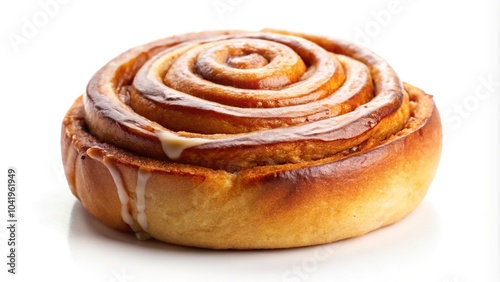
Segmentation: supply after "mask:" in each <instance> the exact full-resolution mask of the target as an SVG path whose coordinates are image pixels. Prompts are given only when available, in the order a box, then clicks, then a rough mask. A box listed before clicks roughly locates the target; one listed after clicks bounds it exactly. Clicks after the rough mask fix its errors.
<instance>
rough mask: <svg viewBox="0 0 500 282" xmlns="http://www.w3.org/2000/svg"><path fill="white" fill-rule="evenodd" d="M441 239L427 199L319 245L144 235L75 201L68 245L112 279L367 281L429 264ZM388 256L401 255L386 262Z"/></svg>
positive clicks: (79, 261) (92, 269)
mask: <svg viewBox="0 0 500 282" xmlns="http://www.w3.org/2000/svg"><path fill="white" fill-rule="evenodd" d="M440 239H441V230H440V219H439V215H438V214H437V213H436V211H435V209H434V208H433V207H432V205H431V204H429V203H427V202H425V201H424V202H423V203H422V204H421V205H420V206H419V207H418V208H417V209H416V210H415V211H414V212H413V213H412V214H410V215H409V216H408V217H406V218H405V219H404V220H402V221H400V222H399V223H396V224H393V225H391V226H388V227H385V228H382V229H380V230H377V231H374V232H371V233H369V234H367V235H364V236H361V237H358V238H353V239H348V240H343V241H339V242H335V243H332V244H326V245H320V246H312V247H303V248H294V249H281V250H251V251H236V250H206V249H199V248H190V247H181V246H175V245H171V244H166V243H163V242H159V241H156V240H148V241H139V240H137V239H136V238H135V237H134V236H133V234H126V233H122V232H118V231H115V230H112V229H110V228H108V227H107V226H105V225H103V224H102V223H100V222H99V221H97V220H96V219H94V218H93V217H92V216H91V215H90V214H88V213H87V212H86V211H85V210H84V209H83V207H82V205H81V204H80V203H78V202H75V204H74V206H73V209H72V213H71V221H70V226H69V234H68V245H69V251H70V254H71V258H72V260H73V263H74V264H75V265H77V267H78V268H79V269H80V271H81V272H82V273H84V275H89V277H92V280H93V281H111V280H112V279H113V278H114V277H113V276H120V277H121V276H126V277H128V278H131V277H134V278H133V279H130V281H152V279H154V278H155V277H156V278H157V277H170V278H174V277H175V279H178V280H179V281H181V280H182V281H186V280H189V281H202V280H210V281H236V280H238V281H242V280H248V281H257V280H258V281H305V280H307V281H315V280H317V279H319V278H321V277H323V278H324V277H326V275H325V273H330V274H329V275H328V276H330V277H335V278H336V279H342V280H341V281H366V280H365V279H367V278H370V277H371V278H375V277H377V276H379V278H382V277H380V276H381V275H387V273H388V270H390V269H391V268H394V270H395V271H394V273H400V272H401V271H402V269H403V270H404V269H408V270H414V269H418V268H419V267H424V266H425V265H426V263H427V261H429V260H430V258H432V256H433V253H434V250H435V248H436V245H437V244H438V243H439V241H440ZM387 259H391V260H392V261H394V263H393V264H392V265H387V263H386V260H387ZM360 266H362V269H363V270H362V271H360ZM389 273H390V271H389ZM250 274H251V276H250ZM242 275H243V276H242ZM245 275H248V277H244V276H245ZM115 278H116V277H115ZM386 278H394V279H396V278H397V277H387V276H386ZM116 279H117V278H116ZM256 279H257V280H256ZM117 281H119V279H117ZM406 281H412V280H411V279H410V280H406Z"/></svg>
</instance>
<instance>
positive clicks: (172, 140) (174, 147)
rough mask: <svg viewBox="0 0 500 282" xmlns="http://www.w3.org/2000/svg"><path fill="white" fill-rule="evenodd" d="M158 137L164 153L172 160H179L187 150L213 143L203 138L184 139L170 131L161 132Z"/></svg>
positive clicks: (157, 134)
mask: <svg viewBox="0 0 500 282" xmlns="http://www.w3.org/2000/svg"><path fill="white" fill-rule="evenodd" d="M156 136H157V137H158V139H160V141H161V146H162V148H163V151H164V152H165V154H166V155H167V157H168V158H169V159H171V160H177V159H178V158H179V157H180V156H181V154H182V152H183V151H184V150H185V149H188V148H191V147H194V146H198V145H203V144H205V143H208V142H211V141H212V140H210V139H203V138H187V137H182V136H179V135H177V134H174V133H172V132H169V131H159V132H157V133H156Z"/></svg>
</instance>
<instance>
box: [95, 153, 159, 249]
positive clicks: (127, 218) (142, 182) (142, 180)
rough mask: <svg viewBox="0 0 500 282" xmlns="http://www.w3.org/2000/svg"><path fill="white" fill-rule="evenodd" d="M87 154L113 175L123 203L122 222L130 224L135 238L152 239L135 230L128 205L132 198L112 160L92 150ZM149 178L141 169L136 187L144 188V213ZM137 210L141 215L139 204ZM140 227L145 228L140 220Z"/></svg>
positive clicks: (144, 233)
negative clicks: (145, 191)
mask: <svg viewBox="0 0 500 282" xmlns="http://www.w3.org/2000/svg"><path fill="white" fill-rule="evenodd" d="M87 154H88V155H89V156H90V157H91V158H93V159H95V160H98V161H101V162H102V163H103V164H104V165H105V166H106V168H107V169H108V171H109V173H110V174H111V177H112V178H113V181H114V183H115V187H116V191H117V193H118V198H119V199H120V203H121V212H120V214H121V217H122V220H123V221H124V222H125V223H126V224H128V226H130V228H131V229H132V230H133V231H134V232H135V236H136V237H137V239H139V240H146V239H149V238H151V236H150V235H149V234H147V233H146V232H143V231H138V230H137V228H134V218H133V217H132V214H130V212H129V210H128V203H129V201H130V198H129V196H128V194H127V191H126V190H125V186H124V184H123V178H122V175H121V173H120V171H119V170H118V169H117V168H116V167H115V166H114V165H113V163H112V162H111V160H110V159H109V158H106V157H103V158H101V157H100V156H99V155H98V154H96V153H95V152H94V150H92V148H90V149H89V150H87ZM149 176H150V173H148V172H141V169H139V172H138V174H137V186H138V187H136V189H138V190H141V188H142V194H141V195H142V196H141V197H142V199H143V200H142V201H143V202H142V205H144V208H141V210H142V212H144V209H145V203H144V187H145V186H146V183H147V180H148V179H149ZM137 197H138V201H139V198H140V197H139V196H137ZM137 210H138V213H139V210H140V209H139V204H138V207H137ZM144 216H145V215H144ZM144 216H142V217H144ZM139 225H140V226H141V227H143V226H142V224H141V220H139ZM146 227H147V224H146Z"/></svg>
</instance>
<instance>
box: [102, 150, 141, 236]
mask: <svg viewBox="0 0 500 282" xmlns="http://www.w3.org/2000/svg"><path fill="white" fill-rule="evenodd" d="M103 164H104V165H105V166H106V167H107V168H108V170H109V172H110V173H111V176H112V177H113V180H114V181H115V185H116V190H117V192H118V198H119V199H120V203H121V204H122V208H121V215H122V219H123V221H124V222H125V223H126V224H128V225H129V226H130V228H132V229H134V228H133V226H134V219H133V218H132V215H131V214H130V212H129V210H128V202H129V200H130V199H129V196H128V194H127V192H126V191H125V187H124V186H123V179H122V176H121V174H120V171H119V170H118V169H117V168H116V167H115V166H114V165H113V163H112V162H111V161H110V160H109V158H106V157H104V158H103ZM134 231H135V230H134Z"/></svg>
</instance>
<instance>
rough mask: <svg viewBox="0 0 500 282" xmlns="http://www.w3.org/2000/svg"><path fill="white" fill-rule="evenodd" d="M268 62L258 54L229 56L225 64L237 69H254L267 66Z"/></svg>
mask: <svg viewBox="0 0 500 282" xmlns="http://www.w3.org/2000/svg"><path fill="white" fill-rule="evenodd" d="M268 63H269V61H268V60H267V59H266V58H264V56H262V55H260V54H258V53H250V54H243V55H237V56H229V57H228V58H227V59H226V64H227V65H228V66H230V67H232V68H238V69H256V68H261V67H264V66H265V65H267V64H268Z"/></svg>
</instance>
